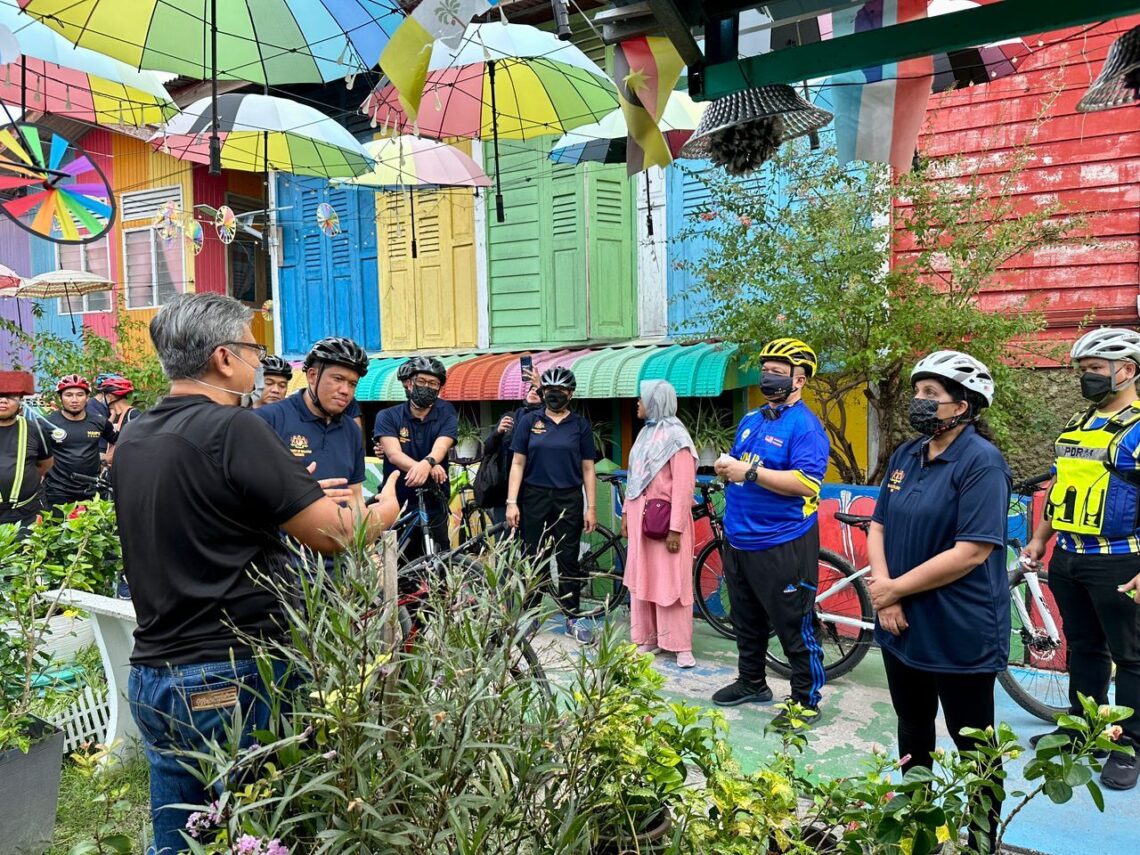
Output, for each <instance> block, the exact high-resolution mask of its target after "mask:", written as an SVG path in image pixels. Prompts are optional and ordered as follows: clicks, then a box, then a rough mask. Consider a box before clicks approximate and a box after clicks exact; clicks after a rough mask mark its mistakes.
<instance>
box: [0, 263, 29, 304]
mask: <svg viewBox="0 0 1140 855" xmlns="http://www.w3.org/2000/svg"><path fill="white" fill-rule="evenodd" d="M23 284H24V280H23V277H21V276H20V274H19V273H17V272H16V271H15V270H13V269H12V268H11V267H7V266H6V265H3V264H0V297H14V296H16V295H15V293H14V292H15V291H17V290H18V289H19V288H20V286H21V285H23Z"/></svg>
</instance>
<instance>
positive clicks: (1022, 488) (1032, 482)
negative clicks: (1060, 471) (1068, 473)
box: [1012, 470, 1053, 496]
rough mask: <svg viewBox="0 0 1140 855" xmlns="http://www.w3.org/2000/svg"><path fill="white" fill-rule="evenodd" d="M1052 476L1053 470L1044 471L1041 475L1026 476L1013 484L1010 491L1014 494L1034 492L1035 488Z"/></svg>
mask: <svg viewBox="0 0 1140 855" xmlns="http://www.w3.org/2000/svg"><path fill="white" fill-rule="evenodd" d="M1052 477H1053V472H1052V470H1050V471H1049V472H1045V473H1044V474H1042V475H1036V476H1034V477H1033V478H1027V479H1026V480H1024V481H1019V482H1018V483H1016V484H1014V485H1013V489H1012V492H1013V494H1014V495H1015V496H1021V495H1026V494H1029V493H1036V492H1037V488H1038V487H1040V486H1041V485H1042V484H1044V483H1045V482H1046V481H1048V480H1049V479H1050V478H1052Z"/></svg>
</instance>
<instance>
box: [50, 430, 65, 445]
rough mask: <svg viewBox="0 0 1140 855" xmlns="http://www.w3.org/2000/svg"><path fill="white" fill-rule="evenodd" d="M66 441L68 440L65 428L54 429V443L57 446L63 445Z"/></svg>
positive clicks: (52, 435) (52, 436)
mask: <svg viewBox="0 0 1140 855" xmlns="http://www.w3.org/2000/svg"><path fill="white" fill-rule="evenodd" d="M65 439H67V431H65V430H64V429H63V428H58V427H57V428H52V432H51V441H52V442H54V443H55V444H56V445H62V444H63V441H64V440H65Z"/></svg>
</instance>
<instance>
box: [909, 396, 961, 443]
mask: <svg viewBox="0 0 1140 855" xmlns="http://www.w3.org/2000/svg"><path fill="white" fill-rule="evenodd" d="M943 403H945V402H944V401H934V400H931V399H930V398H912V399H911V401H910V413H909V415H910V426H911V427H912V428H914V429H915V430H916V431H918V432H919V433H921V434H923V435H924V436H930V437H935V436H938V435H939V434H940V433H945V432H946V431H948V430H950V429H951V428H955V427H957V426H958V425H960V424H961V423H962V419H964V418H965V417H966V414H962V415H960V416H955V417H954V418H952V419H945V420H943V419H940V418H938V407H939V405H940V404H943Z"/></svg>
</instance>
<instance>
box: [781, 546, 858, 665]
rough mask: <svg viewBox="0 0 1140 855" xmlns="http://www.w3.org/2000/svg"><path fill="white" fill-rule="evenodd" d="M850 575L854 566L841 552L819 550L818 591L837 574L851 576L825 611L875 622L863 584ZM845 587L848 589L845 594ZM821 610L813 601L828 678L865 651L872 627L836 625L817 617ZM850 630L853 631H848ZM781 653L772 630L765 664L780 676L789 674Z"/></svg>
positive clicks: (839, 576)
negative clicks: (850, 580)
mask: <svg viewBox="0 0 1140 855" xmlns="http://www.w3.org/2000/svg"><path fill="white" fill-rule="evenodd" d="M854 577H856V570H855V568H854V567H853V566H852V565H851V562H850V561H848V560H847V559H846V558H844V557H843V556H842V555H838V554H837V553H835V552H832V551H831V550H830V549H821V550H820V551H819V584H818V586H817V587H818V589H819V591H818V593H819V594H824V593H826V592H827V590H828V589H829V588H830V587H831V586H832V585H833V584H835V583H836V582H838V581H839V579H841V578H849V579H853V581H852V583H851V584H850V585H849V586H848V588H847V589H846V591H844V592H843V593H841V594H838V595H836V597H834V598H831V599H828V600H827V601H826V603H827V606H826V608H827V609H828V611H831V612H832V613H835V614H842V615H844V616H845V617H852V618H858V619H859V620H860V621H862V622H864V623H871V624H873V623H874V622H875V610H874V607H873V606H872V605H871V595H870V594H869V593H868V592H867V586H866V585H865V584H864V582H863V580H862V579H861V578H854ZM848 591H850V592H851V593H850V594H849V593H848ZM840 598H842V599H840ZM856 610H857V611H856ZM822 611H823V609H822V608H821V607H820V606H819V605H816V607H815V613H816V618H815V622H814V623H815V637H816V640H817V641H818V642H819V645H820V647H821V648H822V649H823V654H824V659H823V672H824V675H825V676H826V678H827V679H828V680H829V681H830V680H835V679H837V678H839V677H842V676H843V675H844V674H847V673H849V672H850V671H851V669H853V668H854V667H855V666H856V665H858V664H859V663H860V662H862V661H863V657H864V656H866V655H867V651H868V650H869V649H870V647H871V644H872V643H873V641H874V637H875V631H874V630H873V629H869V628H866V627H858V628H856V627H845V626H837V625H836V624H834V623H831V622H829V621H821V620H820V619H819V615H820V614H821V612H822ZM852 632H854V633H855V634H854V635H850V633H852ZM782 653H783V649H782V648H781V647H780V641H779V639H778V638H776V634H775V632H773V633H772V634H771V636H770V637H769V639H768V657H767V661H768V667H769V668H771V669H772V671H774V672H775V673H776V674H779V675H780V676H781V677H784V678H787V677H791V675H792V668H791V665H789V664H788V661H787V659H784V658H781V656H780V655H778V654H782Z"/></svg>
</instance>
